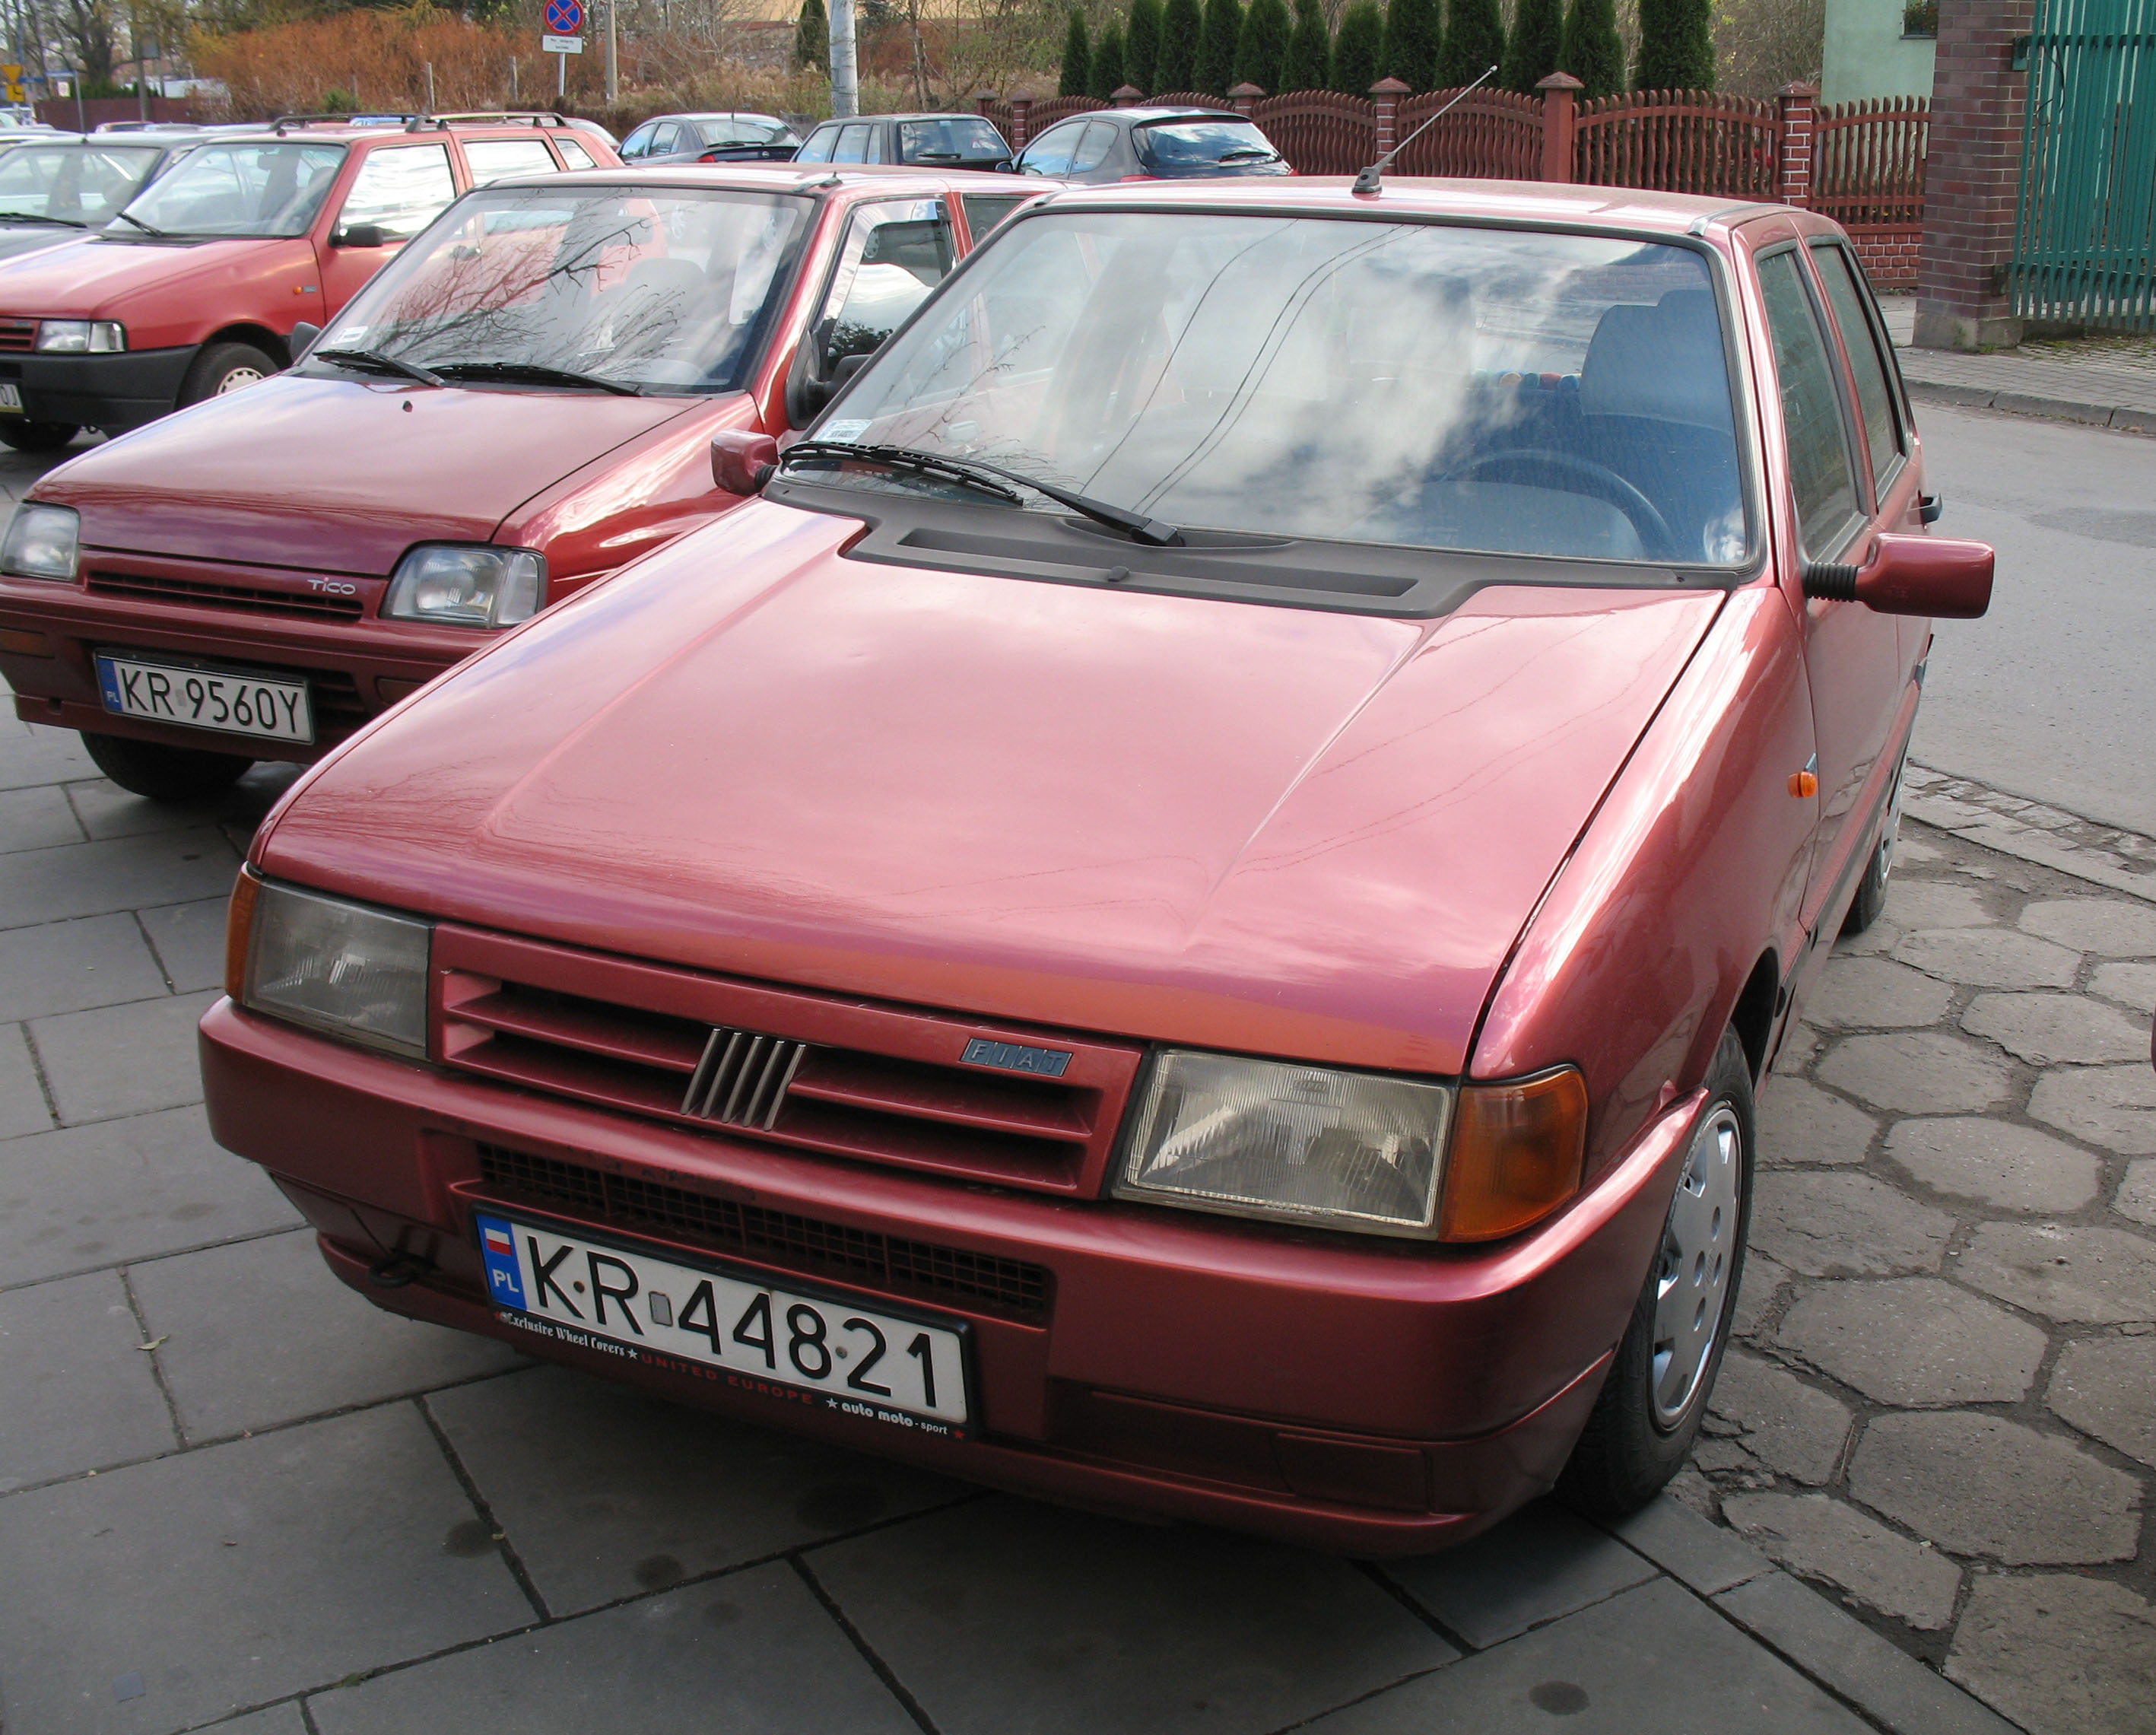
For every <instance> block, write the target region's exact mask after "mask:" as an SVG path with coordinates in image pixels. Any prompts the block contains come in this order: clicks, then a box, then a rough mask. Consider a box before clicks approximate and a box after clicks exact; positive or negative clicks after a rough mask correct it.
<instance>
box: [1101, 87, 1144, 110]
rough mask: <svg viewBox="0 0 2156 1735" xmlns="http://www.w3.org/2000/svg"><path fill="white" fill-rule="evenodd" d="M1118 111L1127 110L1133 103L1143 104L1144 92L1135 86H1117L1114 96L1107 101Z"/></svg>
mask: <svg viewBox="0 0 2156 1735" xmlns="http://www.w3.org/2000/svg"><path fill="white" fill-rule="evenodd" d="M1109 100H1110V101H1111V102H1113V103H1114V104H1115V105H1116V107H1117V108H1119V109H1127V108H1128V107H1129V106H1130V105H1132V103H1134V102H1143V101H1144V100H1145V92H1144V91H1142V90H1139V89H1138V87H1137V85H1116V94H1115V95H1113V96H1112V97H1111V98H1110V99H1109Z"/></svg>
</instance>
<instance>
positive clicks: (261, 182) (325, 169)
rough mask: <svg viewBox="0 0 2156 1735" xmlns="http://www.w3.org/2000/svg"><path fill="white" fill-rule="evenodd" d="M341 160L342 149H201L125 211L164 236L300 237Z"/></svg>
mask: <svg viewBox="0 0 2156 1735" xmlns="http://www.w3.org/2000/svg"><path fill="white" fill-rule="evenodd" d="M343 162H344V146H341V145H286V144H274V145H273V144H252V145H201V146H197V147H196V148H195V149H194V150H193V151H189V152H188V153H187V156H186V157H183V158H182V160H181V162H180V163H179V165H178V166H177V167H175V168H174V169H172V171H171V172H169V173H167V174H166V175H165V176H164V177H162V179H160V180H157V181H156V182H152V183H151V185H150V187H148V188H147V189H146V190H145V191H144V192H143V193H142V195H141V198H137V199H136V201H135V202H134V203H132V204H131V205H130V206H128V207H127V209H126V213H124V214H125V215H126V217H128V218H132V219H133V224H132V226H133V227H134V228H137V229H147V230H149V231H150V232H151V233H152V234H167V235H260V236H269V235H284V236H291V235H304V234H306V232H307V226H308V225H309V224H310V223H312V222H313V221H314V220H315V213H316V212H317V211H319V210H320V209H321V204H322V201H323V199H325V198H327V197H328V195H329V190H330V186H331V182H334V181H335V180H336V176H337V170H338V168H339V167H341V165H342V163H343Z"/></svg>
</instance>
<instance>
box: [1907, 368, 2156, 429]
mask: <svg viewBox="0 0 2156 1735" xmlns="http://www.w3.org/2000/svg"><path fill="white" fill-rule="evenodd" d="M1902 385H1903V386H1904V387H1905V388H1907V391H1908V393H1909V395H1910V396H1911V397H1912V398H1918V399H1921V400H1922V401H1924V402H1927V403H1953V404H1959V405H1960V406H1961V407H1962V408H1965V409H1996V410H2004V411H2005V412H2006V413H2009V414H2010V415H2016V416H2044V417H2047V418H2050V419H2051V420H2052V421H2056V422H2082V423H2087V424H2089V425H2090V426H2092V427H2096V428H2116V429H2121V430H2123V431H2124V432H2126V433H2128V434H2156V409H2151V408H2147V407H2146V406H2143V405H2140V404H2129V403H2118V404H2114V403H2079V402H2076V400H2074V399H2072V398H2044V397H2040V396H2038V395H2037V394H2035V393H2030V392H2010V391H2006V390H2004V389H2003V388H1999V387H1996V386H1957V385H1950V384H1948V382H1945V381H1943V380H1928V379H1912V378H1910V377H1909V376H1908V375H1907V373H1906V372H1905V373H1904V374H1903V375H1902Z"/></svg>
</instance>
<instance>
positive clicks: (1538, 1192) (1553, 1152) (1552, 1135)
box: [1437, 1066, 1587, 1241]
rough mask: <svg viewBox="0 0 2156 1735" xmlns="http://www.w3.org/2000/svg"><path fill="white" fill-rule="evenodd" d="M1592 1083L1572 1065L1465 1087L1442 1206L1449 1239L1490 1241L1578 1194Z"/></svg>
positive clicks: (1442, 1231)
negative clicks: (1501, 1082)
mask: <svg viewBox="0 0 2156 1735" xmlns="http://www.w3.org/2000/svg"><path fill="white" fill-rule="evenodd" d="M1586 1152H1587V1081H1586V1080H1584V1079H1583V1078H1582V1077H1581V1076H1580V1075H1579V1074H1578V1072H1577V1071H1575V1070H1573V1068H1571V1067H1569V1066H1566V1067H1561V1068H1559V1069H1558V1070H1557V1071H1555V1072H1545V1073H1543V1074H1541V1075H1538V1076H1537V1077H1534V1078H1530V1079H1522V1080H1520V1081H1517V1082H1515V1083H1512V1084H1504V1085H1468V1086H1463V1087H1462V1089H1461V1091H1460V1105H1459V1107H1458V1109H1457V1110H1456V1111H1455V1118H1454V1120H1453V1123H1452V1142H1451V1147H1450V1150H1449V1151H1448V1152H1446V1154H1445V1195H1444V1199H1443V1200H1442V1202H1441V1203H1440V1205H1439V1207H1438V1216H1437V1235H1438V1239H1439V1240H1443V1241H1491V1240H1496V1238H1497V1237H1498V1236H1500V1235H1512V1234H1514V1233H1516V1232H1517V1231H1518V1230H1520V1229H1525V1228H1526V1227H1527V1225H1528V1224H1531V1223H1535V1222H1538V1221H1540V1220H1541V1219H1543V1218H1544V1217H1547V1216H1548V1215H1549V1214H1550V1213H1551V1212H1552V1211H1554V1210H1555V1209H1557V1208H1558V1206H1559V1205H1561V1204H1563V1203H1564V1202H1565V1201H1566V1200H1567V1199H1570V1198H1571V1197H1572V1196H1573V1193H1577V1192H1578V1191H1579V1177H1580V1170H1581V1166H1582V1164H1583V1163H1584V1161H1585V1158H1586Z"/></svg>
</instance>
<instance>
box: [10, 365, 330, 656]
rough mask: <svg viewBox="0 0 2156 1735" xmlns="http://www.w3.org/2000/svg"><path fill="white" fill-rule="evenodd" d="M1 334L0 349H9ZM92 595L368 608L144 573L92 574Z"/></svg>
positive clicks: (218, 604) (269, 607)
mask: <svg viewBox="0 0 2156 1735" xmlns="http://www.w3.org/2000/svg"><path fill="white" fill-rule="evenodd" d="M4 337H5V332H4V330H0V348H4V347H5V346H6V345H5V342H4ZM90 591H91V593H92V594H94V595H96V596H105V597H138V598H145V599H146V600H149V601H151V602H161V603H203V604H205V605H207V606H208V607H209V608H237V609H240V610H243V611H244V612H245V613H249V614H290V615H296V616H298V617H299V618H300V619H304V620H357V619H359V618H360V615H361V614H362V612H363V611H364V609H365V607H366V605H365V604H364V603H362V601H361V599H360V598H357V597H328V596H320V595H317V594H316V593H314V592H312V591H289V590H272V589H270V588H268V587H266V586H261V585H252V584H213V583H209V582H208V580H206V579H201V578H172V577H151V576H150V575H149V574H147V573H144V572H91V574H90Z"/></svg>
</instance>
